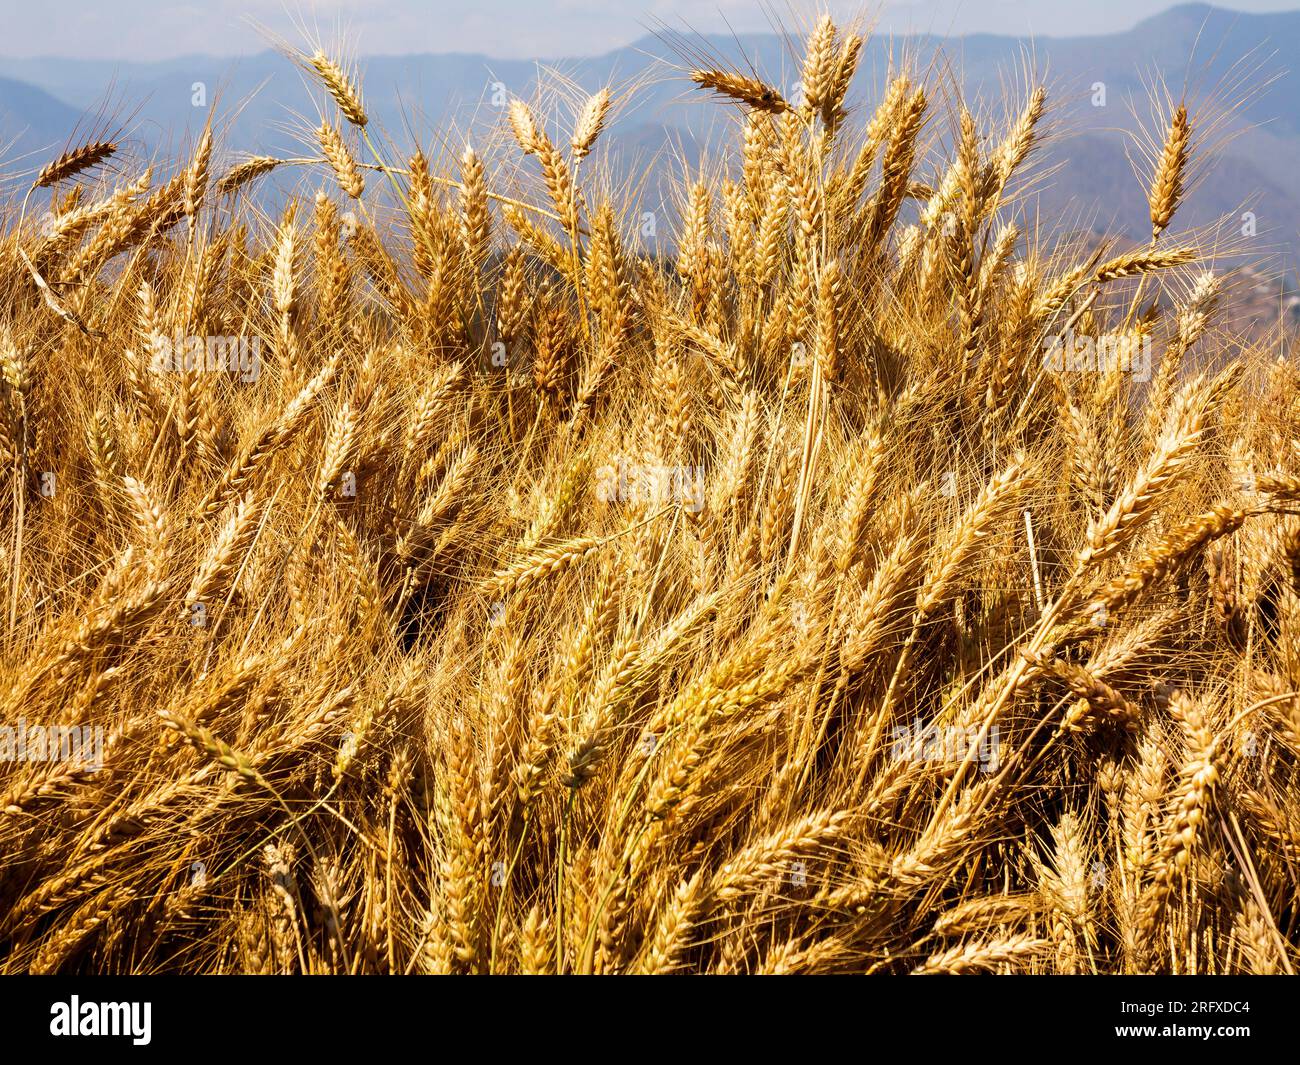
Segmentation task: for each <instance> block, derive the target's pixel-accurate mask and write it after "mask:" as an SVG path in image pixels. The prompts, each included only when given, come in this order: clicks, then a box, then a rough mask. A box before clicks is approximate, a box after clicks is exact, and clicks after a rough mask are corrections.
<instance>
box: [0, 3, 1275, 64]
mask: <svg viewBox="0 0 1300 1065" xmlns="http://www.w3.org/2000/svg"><path fill="white" fill-rule="evenodd" d="M818 6H819V4H818V3H817V0H769V2H768V3H762V2H760V0H712V2H710V0H478V2H474V3H469V2H460V0H455V2H453V0H207V2H202V3H183V2H176V3H168V2H166V0H60V2H59V3H57V4H54V3H44V4H41V3H32V2H31V0H0V26H3V27H4V31H5V32H4V34H3V35H2V36H0V55H4V56H7V57H22V58H26V57H31V56H75V57H79V58H98V59H128V60H148V59H167V58H171V57H174V56H178V55H186V54H191V53H195V52H207V53H213V54H217V55H240V54H246V53H249V52H255V51H260V50H262V49H263V48H265V47H266V42H265V39H264V38H263V37H261V36H260V35H259V34H258V32H257V31H256V30H255V29H254V28H252V27H251V26H250V25H249V24H248V19H249V18H251V19H254V20H256V22H258V23H260V24H262V25H264V26H267V27H269V28H270V29H271V30H273V31H275V32H278V33H282V34H285V35H286V36H288V37H289V38H290V39H292V40H294V41H295V42H297V41H298V40H300V38H301V36H302V34H301V32H300V30H299V29H295V27H303V26H305V27H306V28H307V29H308V30H309V31H314V30H316V29H319V30H320V32H321V34H322V35H323V36H324V38H325V39H326V40H334V39H336V38H337V37H338V30H339V28H340V27H342V28H343V30H344V36H345V37H346V39H347V40H348V41H349V42H351V45H352V50H353V51H356V52H359V53H361V54H379V53H388V54H393V53H403V52H434V53H437V52H457V51H459V52H483V53H486V54H488V55H492V56H499V57H502V58H519V57H532V56H537V57H542V58H553V57H557V56H571V55H589V54H595V53H599V52H602V51H605V50H607V49H610V48H615V47H618V46H619V45H623V44H627V43H628V42H629V41H632V40H634V39H636V38H637V37H640V36H643V35H644V34H645V33H646V31H647V29H648V28H651V27H654V26H656V25H658V24H659V23H660V22H661V21H662V22H666V23H668V24H669V25H671V26H676V27H679V28H680V27H681V25H682V20H683V19H685V21H686V22H687V23H688V24H689V26H690V27H691V28H692V29H695V30H700V31H709V30H717V29H722V28H725V26H726V25H727V24H730V25H731V26H732V27H733V28H734V29H736V30H737V31H742V32H743V31H746V30H765V29H767V28H768V26H769V22H768V19H767V16H766V15H765V14H764V8H765V7H766V8H769V9H772V10H775V11H776V12H778V17H779V18H780V20H781V21H782V22H785V23H797V22H798V20H799V18H800V15H801V13H803V12H807V11H809V10H815V9H816V8H817V7H818ZM1171 6H1173V0H885V2H883V3H882V2H881V0H874V2H868V3H867V4H866V5H865V7H864V5H863V4H862V3H860V2H857V3H841V2H838V0H832V3H831V7H832V9H833V10H834V11H835V12H836V13H837V14H842V13H846V12H858V11H862V10H867V11H876V12H880V13H881V26H882V27H884V28H888V29H892V30H908V29H915V30H927V31H932V32H937V33H948V32H954V33H971V32H980V31H986V32H991V33H1017V34H1029V33H1032V34H1034V35H1037V36H1045V35H1061V34H1080V33H1108V32H1113V31H1116V30H1123V29H1128V28H1129V27H1130V26H1132V25H1133V24H1134V23H1135V22H1137V21H1139V20H1141V19H1143V18H1145V17H1147V16H1148V15H1152V14H1155V13H1157V12H1159V11H1162V10H1164V9H1166V8H1168V7H1171ZM1220 6H1224V7H1229V8H1232V9H1234V10H1238V11H1284V10H1288V9H1293V8H1297V7H1300V0H1228V2H1226V3H1223V4H1221V5H1220ZM789 12H793V13H794V14H793V15H791V14H789Z"/></svg>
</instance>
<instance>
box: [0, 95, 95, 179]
mask: <svg viewBox="0 0 1300 1065" xmlns="http://www.w3.org/2000/svg"><path fill="white" fill-rule="evenodd" d="M80 117H81V113H80V111H79V110H78V109H76V108H74V107H69V106H68V105H67V104H65V103H62V102H61V101H59V100H57V99H55V98H54V97H53V96H51V95H50V94H49V93H48V92H45V91H44V90H42V89H38V88H36V87H35V86H33V85H28V84H26V83H24V82H21V81H13V80H11V79H9V78H3V77H0V174H2V173H6V172H8V171H10V170H15V169H19V168H24V169H25V168H30V167H35V166H39V165H41V164H42V163H43V162H44V158H45V154H46V153H48V151H49V149H51V148H52V147H54V146H58V147H57V148H55V151H57V150H58V149H59V148H61V147H62V145H63V144H64V142H65V141H66V140H67V138H68V136H69V135H70V134H71V133H72V132H73V130H74V129H75V128H76V126H77V121H78V119H79V118H80Z"/></svg>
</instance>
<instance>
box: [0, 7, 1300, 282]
mask: <svg viewBox="0 0 1300 1065" xmlns="http://www.w3.org/2000/svg"><path fill="white" fill-rule="evenodd" d="M701 55H703V56H708V57H709V59H710V62H714V63H717V64H719V65H726V64H731V65H741V66H742V68H752V69H753V70H755V71H756V72H758V73H759V74H760V75H761V76H762V77H764V78H765V79H766V80H768V81H769V82H771V83H774V84H776V85H778V86H779V87H781V88H782V89H783V91H786V92H790V91H792V89H793V83H794V81H795V80H796V79H797V77H798V48H797V47H796V46H794V45H793V44H792V42H791V41H790V40H788V39H786V38H784V37H782V36H778V35H775V34H773V35H754V36H742V37H738V38H723V37H691V38H689V39H686V38H677V37H675V35H671V34H665V35H664V36H663V37H648V38H645V39H643V40H640V41H637V42H635V43H633V44H631V45H629V46H627V47H625V48H621V49H618V50H616V51H614V52H610V53H608V54H605V55H600V56H593V57H577V58H574V59H571V60H564V61H559V62H551V63H548V64H546V65H545V67H543V66H541V65H539V64H535V63H530V62H523V61H519V60H496V59H492V58H490V57H488V56H484V55H466V54H451V55H433V54H412V55H402V56H372V57H364V58H362V59H361V60H360V61H359V63H358V66H359V69H360V73H361V78H362V82H363V84H364V92H365V98H366V104H367V107H368V109H369V110H370V112H371V113H372V115H373V123H374V126H376V127H378V128H379V129H382V130H383V131H384V132H385V134H386V135H387V136H389V137H392V138H393V140H394V147H395V148H396V149H397V150H399V151H402V152H405V151H407V150H409V148H410V147H411V144H412V140H413V139H415V140H418V141H419V142H420V143H421V144H422V145H424V146H425V148H426V151H429V154H431V155H432V154H436V150H437V148H438V146H439V145H442V146H444V147H445V148H447V149H448V150H449V151H451V152H453V154H458V152H459V148H460V146H461V145H462V144H463V142H464V140H465V139H466V138H472V139H473V140H474V143H475V144H476V146H478V145H480V144H482V145H486V146H488V147H487V151H488V152H489V153H490V151H491V145H492V144H494V143H497V142H499V141H500V139H501V138H500V136H499V130H500V128H501V127H502V125H503V114H502V109H501V107H500V106H499V105H500V104H501V103H503V102H504V101H505V100H506V99H508V98H510V97H515V96H519V97H523V98H525V99H528V98H530V97H532V96H533V94H534V92H535V91H536V88H537V85H538V82H539V79H540V80H541V82H542V83H543V84H547V85H554V84H556V83H557V80H558V81H561V82H563V83H564V84H565V85H567V86H568V90H567V96H569V97H572V98H573V99H574V100H578V101H580V100H581V98H582V95H583V93H584V92H590V91H594V90H595V89H597V88H598V87H600V86H602V85H607V84H612V85H613V86H615V88H616V89H617V88H618V87H619V86H623V87H631V88H632V89H633V90H634V91H630V92H628V93H626V94H625V95H626V101H625V106H623V107H622V108H621V109H620V110H619V112H618V113H617V116H616V118H615V120H614V121H613V122H612V126H611V131H610V134H608V135H607V136H606V138H605V139H606V140H607V142H609V143H611V144H613V145H614V146H615V147H614V148H613V154H612V155H611V156H610V157H609V166H610V167H611V169H612V171H613V172H614V174H615V175H616V176H617V178H618V179H619V180H620V181H623V182H625V183H626V184H627V186H628V187H629V188H639V189H641V194H642V195H646V196H651V197H654V196H656V195H658V192H657V191H656V190H657V186H654V185H653V183H644V182H643V181H642V178H643V176H644V175H646V174H648V173H656V174H662V173H663V172H664V169H665V167H664V163H665V156H667V157H670V159H671V161H670V162H669V165H668V169H669V171H670V172H671V170H672V168H673V167H674V166H675V167H676V168H677V172H678V173H680V170H681V168H692V167H696V166H698V165H700V163H701V161H702V160H710V159H712V158H713V156H712V154H711V149H710V145H711V143H712V137H711V134H712V133H713V132H714V131H715V130H716V129H717V128H718V126H717V123H718V122H719V121H720V120H725V119H726V118H727V117H728V110H729V109H726V108H718V107H713V106H702V105H704V104H705V103H706V101H705V100H704V99H703V98H702V96H701V94H699V93H698V92H696V91H693V89H692V87H691V86H690V83H689V82H688V81H687V80H686V78H685V71H686V70H688V69H689V68H690V67H691V66H692V65H695V64H696V59H697V58H698V57H699V56H701ZM903 56H906V57H908V59H909V60H910V61H911V63H912V65H913V66H914V67H917V68H919V69H921V70H922V71H928V72H929V75H930V76H929V77H928V78H927V82H928V84H930V85H932V86H933V87H934V88H935V90H936V91H938V92H943V91H944V89H945V87H951V86H954V85H955V86H959V87H960V89H961V91H962V92H963V93H964V94H965V97H966V99H967V100H968V101H969V102H970V103H971V106H972V110H975V111H976V112H977V113H978V114H980V115H981V117H983V118H1002V119H1003V121H1006V120H1007V119H1008V118H1009V117H1010V116H1011V115H1013V114H1014V113H1015V111H1016V110H1018V108H1019V106H1020V104H1021V103H1022V102H1023V99H1024V96H1025V91H1026V90H1025V83H1026V80H1027V77H1028V75H1027V73H1026V72H1027V71H1030V72H1032V73H1033V75H1034V78H1035V80H1036V81H1043V82H1045V83H1046V85H1047V87H1048V90H1049V95H1050V98H1051V99H1052V100H1053V101H1054V103H1055V105H1056V111H1055V112H1054V120H1053V122H1052V125H1051V128H1052V129H1054V130H1056V131H1057V132H1056V134H1055V135H1054V136H1052V137H1049V139H1048V141H1047V142H1046V144H1045V146H1044V148H1043V150H1042V152H1041V155H1040V162H1039V170H1038V172H1039V174H1040V180H1039V181H1038V182H1037V183H1036V184H1035V185H1034V186H1033V187H1032V189H1031V194H1032V195H1031V199H1030V201H1027V207H1026V209H1027V210H1030V211H1032V212H1033V214H1034V216H1035V217H1036V218H1037V219H1038V221H1039V224H1040V226H1041V225H1046V226H1047V227H1048V228H1049V229H1051V230H1053V231H1057V232H1059V231H1062V230H1066V231H1082V232H1089V231H1101V230H1109V231H1115V230H1118V231H1121V232H1124V233H1127V234H1128V235H1130V236H1131V237H1132V238H1134V239H1142V238H1143V237H1144V236H1145V235H1146V234H1147V233H1149V223H1148V221H1147V217H1146V205H1145V192H1144V186H1145V181H1146V176H1147V174H1148V173H1149V169H1150V167H1149V163H1147V162H1146V161H1144V160H1145V156H1144V155H1143V149H1142V147H1141V145H1142V143H1143V141H1142V132H1141V131H1142V130H1143V129H1145V130H1146V131H1148V138H1149V135H1150V134H1151V133H1152V132H1154V135H1155V136H1156V137H1157V138H1158V137H1159V136H1160V135H1161V134H1162V132H1163V130H1162V125H1161V119H1160V118H1159V116H1157V115H1156V114H1154V113H1153V112H1152V110H1151V106H1150V98H1151V90H1152V88H1153V86H1160V87H1163V88H1162V91H1164V92H1166V93H1167V94H1168V95H1167V97H1166V98H1167V99H1173V100H1175V101H1176V100H1178V99H1180V98H1183V97H1184V96H1185V97H1186V99H1187V100H1188V103H1189V110H1190V111H1191V113H1192V116H1193V122H1194V127H1193V128H1194V133H1198V134H1199V135H1200V140H1201V143H1200V145H1199V148H1198V156H1197V160H1198V161H1197V162H1196V164H1195V165H1194V167H1193V173H1194V175H1195V182H1196V184H1195V188H1194V190H1193V191H1194V195H1192V196H1191V197H1190V198H1189V201H1188V206H1187V208H1186V209H1185V211H1184V212H1183V213H1181V214H1180V216H1179V218H1178V223H1179V225H1181V226H1182V227H1191V226H1196V227H1210V226H1215V225H1217V226H1218V228H1216V229H1215V230H1214V231H1213V232H1214V237H1213V239H1217V240H1219V241H1220V242H1221V244H1222V246H1223V247H1224V249H1225V251H1228V252H1231V253H1233V254H1237V253H1240V254H1242V255H1245V256H1248V257H1249V258H1251V259H1252V260H1253V261H1256V262H1259V261H1267V260H1268V259H1269V258H1270V257H1272V260H1273V261H1274V262H1275V263H1276V264H1277V265H1278V266H1280V267H1282V268H1284V270H1285V271H1286V272H1289V271H1290V270H1292V269H1294V267H1295V265H1296V262H1297V249H1300V183H1298V182H1297V181H1296V175H1297V174H1300V11H1293V12H1283V13H1276V14H1243V13H1238V12H1233V11H1228V10H1224V9H1221V8H1216V7H1211V6H1209V5H1205V4H1184V5H1180V6H1177V7H1174V8H1171V9H1170V10H1168V11H1166V12H1164V13H1163V14H1161V15H1158V16H1156V17H1154V18H1151V19H1147V20H1145V21H1143V22H1141V23H1139V24H1138V25H1137V26H1135V27H1133V28H1132V29H1131V30H1128V31H1126V32H1123V33H1116V34H1111V35H1108V36H1093V37H1058V38H1050V37H1046V38H1045V37H1040V38H1034V39H1029V38H1016V37H1010V36H994V35H987V34H981V35H972V36H967V37H958V38H951V39H943V38H939V37H936V36H924V35H922V36H910V37H897V38H886V37H875V38H872V39H871V40H869V42H868V44H867V46H866V47H865V48H864V50H863V56H862V61H861V63H860V66H859V75H858V80H857V82H856V86H855V91H856V92H857V94H858V95H859V96H860V97H861V102H862V104H863V108H862V110H863V111H864V112H865V113H867V114H869V113H870V109H871V107H872V106H873V105H874V101H875V99H876V97H877V96H878V94H879V92H880V90H881V88H882V87H883V85H884V83H885V81H886V79H887V77H888V74H889V71H890V70H891V68H896V67H897V64H898V62H899V60H900V57H903ZM1099 90H1104V102H1103V103H1102V104H1101V105H1098V99H1099ZM196 103H198V104H199V106H196ZM213 104H215V105H216V114H217V116H218V123H219V126H220V128H221V134H222V142H223V145H224V149H225V151H226V152H227V153H228V154H229V157H230V159H234V158H237V157H238V156H240V155H241V154H243V153H266V154H291V155H303V154H306V153H307V152H309V151H313V150H314V149H313V148H308V147H307V144H308V139H309V132H308V131H309V130H310V129H311V128H312V127H314V126H315V125H316V124H317V123H318V121H319V115H320V113H321V107H322V103H321V96H320V93H319V92H318V91H317V90H316V88H315V87H314V86H313V85H312V84H311V81H310V79H309V78H308V77H307V76H306V75H305V74H304V73H303V72H302V71H300V70H299V69H298V68H297V67H296V66H295V65H294V64H293V62H292V61H291V60H289V59H288V58H286V57H285V56H283V55H281V54H280V53H278V52H276V51H273V50H268V51H266V52H263V53H259V54H257V55H252V56H247V57H241V58H238V59H230V58H217V57H212V56H201V55H196V56H186V57H180V58H174V59H168V60H165V61H157V62H138V63H123V62H107V61H93V60H80V59H60V58H36V59H0V174H10V175H13V174H21V173H23V172H28V173H29V172H30V171H31V169H33V168H34V167H36V166H39V165H40V163H41V162H43V161H44V159H46V158H48V157H49V156H50V155H52V154H55V153H57V152H58V151H59V150H60V149H61V148H62V147H63V146H64V145H65V144H66V143H68V142H69V141H70V140H76V139H77V137H78V135H81V134H84V133H85V132H86V131H88V130H95V131H98V130H102V129H105V128H107V129H108V130H109V131H110V132H112V133H118V132H119V131H120V133H121V136H122V138H123V139H124V140H125V141H126V143H127V144H128V145H129V146H130V148H131V149H132V150H133V151H134V152H135V154H137V155H140V156H143V157H145V158H148V157H151V156H153V155H155V154H157V155H159V156H163V157H165V156H167V155H169V154H171V153H173V152H175V151H177V150H182V149H183V148H184V147H185V146H186V145H187V143H191V142H192V141H193V139H194V138H195V137H196V136H197V132H198V130H199V129H201V127H202V125H203V123H204V121H205V120H206V117H207V114H208V110H209V107H210V106H211V105H213ZM565 121H566V118H565V117H562V118H560V120H559V124H560V125H561V126H563V125H564V123H565ZM986 125H987V123H986ZM493 129H495V130H497V131H498V132H497V135H496V136H495V137H494V135H493V133H492V130H493ZM449 130H454V131H456V132H455V134H454V135H452V134H450V133H449V132H448V131H449ZM940 133H941V135H946V132H945V131H943V130H942V129H941V130H940ZM430 149H432V150H430ZM1147 150H1148V151H1149V150H1150V149H1149V148H1148V149H1147ZM714 161H716V160H714ZM277 180H278V181H280V182H281V187H282V188H284V187H286V184H285V183H287V187H289V188H291V187H292V186H293V182H294V178H293V177H292V174H290V176H289V177H281V178H277ZM1247 212H1250V214H1247ZM1225 218H1226V219H1227V220H1228V221H1227V222H1226V223H1224V222H1223V220H1224V219H1225Z"/></svg>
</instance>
